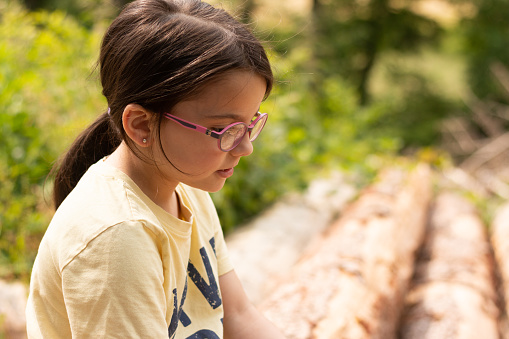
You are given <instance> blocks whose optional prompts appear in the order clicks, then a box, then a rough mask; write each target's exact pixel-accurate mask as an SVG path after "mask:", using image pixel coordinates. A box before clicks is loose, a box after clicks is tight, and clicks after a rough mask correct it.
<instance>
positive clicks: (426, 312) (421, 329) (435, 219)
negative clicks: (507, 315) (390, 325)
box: [399, 193, 499, 339]
mask: <svg viewBox="0 0 509 339" xmlns="http://www.w3.org/2000/svg"><path fill="white" fill-rule="evenodd" d="M498 315H499V312H498V308H497V296H496V290H495V284H494V276H493V257H492V252H491V247H490V245H489V243H488V240H487V234H486V228H485V226H484V225H483V223H482V221H481V219H480V218H479V216H478V215H477V213H476V211H475V208H474V207H473V205H472V204H470V203H469V202H468V201H467V200H465V199H463V198H461V197H460V196H458V195H456V194H452V193H444V194H441V195H440V196H439V197H438V198H437V200H436V203H435V205H434V208H433V209H432V212H431V217H430V224H429V229H428V232H427V236H426V240H425V243H424V246H423V248H422V251H421V253H420V256H419V260H418V261H417V265H416V271H415V276H414V280H413V287H412V289H411V291H410V292H409V293H408V295H407V297H406V307H405V311H404V313H403V316H402V321H401V326H400V335H399V338H400V339H435V338H461V339H470V338H471V339H478V338H483V339H491V338H493V339H498V338H499V334H498Z"/></svg>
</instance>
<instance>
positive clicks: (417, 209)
mask: <svg viewBox="0 0 509 339" xmlns="http://www.w3.org/2000/svg"><path fill="white" fill-rule="evenodd" d="M407 172H408V171H403V170H392V171H389V172H387V173H385V174H384V175H382V176H381V178H380V180H379V182H378V183H377V184H375V185H374V186H372V187H371V188H369V189H368V190H366V191H365V192H363V193H362V194H361V196H360V198H359V199H358V200H357V201H356V202H355V203H354V204H353V205H352V206H350V208H349V209H347V210H346V211H345V213H344V215H343V216H342V217H341V218H340V219H339V220H337V221H336V222H335V223H334V224H333V225H332V226H331V228H330V230H329V231H328V232H327V234H324V236H323V238H322V239H320V240H319V241H317V242H316V243H315V246H314V247H313V248H312V249H310V250H309V251H308V252H307V253H306V254H305V255H304V256H303V257H302V258H301V260H300V261H299V262H298V263H297V264H296V266H295V267H294V269H293V270H292V271H291V273H290V274H289V276H288V277H287V278H286V279H285V280H284V281H281V283H280V284H279V286H278V288H276V289H275V290H274V291H273V293H271V294H270V296H269V297H268V298H267V300H266V302H265V303H264V304H263V305H262V306H261V310H262V311H263V312H264V313H265V315H266V316H267V317H268V318H269V319H271V320H272V321H273V322H274V323H275V324H276V325H277V326H279V327H280V329H281V330H282V331H283V333H284V334H285V335H286V336H287V338H290V339H292V338H293V339H297V338H299V339H310V338H320V339H333V338H334V339H337V338H349V339H355V338H374V339H376V338H380V339H387V338H393V337H394V335H395V332H396V326H397V322H398V318H399V314H400V310H401V308H402V306H403V299H404V295H405V292H406V290H407V286H408V284H409V282H410V279H411V276H412V272H413V263H414V254H415V252H416V251H417V249H418V248H419V247H420V244H421V242H422V239H423V235H424V229H425V223H426V214H427V210H428V203H429V201H430V197H431V179H430V178H431V174H430V170H429V168H428V167H427V166H424V165H423V166H420V167H418V168H417V169H416V170H414V171H413V172H412V173H411V175H407V174H406V173H407Z"/></svg>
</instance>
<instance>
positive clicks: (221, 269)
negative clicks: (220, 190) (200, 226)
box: [207, 193, 233, 276]
mask: <svg viewBox="0 0 509 339" xmlns="http://www.w3.org/2000/svg"><path fill="white" fill-rule="evenodd" d="M207 196H208V198H209V201H210V208H211V209H212V214H213V224H214V239H215V252H216V257H217V266H218V275H220V276H221V275H223V274H225V273H228V272H230V271H231V270H233V264H232V262H231V260H230V256H229V254H228V249H227V247H226V242H225V240H224V234H223V229H222V227H221V222H220V221H219V217H218V215H217V211H216V208H215V206H214V203H213V201H212V199H211V198H210V196H209V195H208V193H207Z"/></svg>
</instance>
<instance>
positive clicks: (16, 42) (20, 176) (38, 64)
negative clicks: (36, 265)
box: [0, 1, 104, 278]
mask: <svg viewBox="0 0 509 339" xmlns="http://www.w3.org/2000/svg"><path fill="white" fill-rule="evenodd" d="M99 39H100V35H99V34H97V33H95V32H93V31H89V30H86V29H84V28H83V27H82V26H80V25H79V24H78V23H77V22H76V21H75V20H73V19H71V18H67V17H66V15H65V14H64V13H63V12H58V11H55V12H27V11H26V10H25V9H24V8H22V7H21V6H20V5H19V4H17V3H16V2H10V1H9V2H7V1H0V276H1V277H12V276H16V277H22V278H27V274H28V273H29V272H30V268H31V265H32V262H33V259H34V255H35V252H36V250H37V247H38V245H39V241H40V239H41V236H42V234H43V233H44V231H45V229H46V227H47V224H48V222H49V220H50V217H51V209H50V206H49V203H48V201H49V200H51V199H50V194H48V193H46V194H45V193H44V188H45V182H46V177H47V174H48V171H49V170H50V168H51V164H52V163H53V162H54V161H55V159H56V158H57V157H58V154H59V153H60V152H62V151H63V150H64V149H65V147H66V145H67V144H68V143H69V142H70V140H71V138H73V137H74V135H75V133H76V132H77V130H78V129H79V128H81V127H82V126H83V125H84V122H85V121H87V122H88V121H90V119H91V117H90V116H88V117H85V116H83V115H82V114H83V113H84V112H87V111H90V112H94V111H97V110H98V109H99V107H101V105H102V107H104V103H103V101H102V99H101V97H100V90H99V88H98V87H97V85H96V84H95V81H90V78H87V76H88V74H89V73H90V71H91V68H90V67H91V65H93V58H94V56H95V53H96V52H95V50H96V49H97V46H98V41H99Z"/></svg>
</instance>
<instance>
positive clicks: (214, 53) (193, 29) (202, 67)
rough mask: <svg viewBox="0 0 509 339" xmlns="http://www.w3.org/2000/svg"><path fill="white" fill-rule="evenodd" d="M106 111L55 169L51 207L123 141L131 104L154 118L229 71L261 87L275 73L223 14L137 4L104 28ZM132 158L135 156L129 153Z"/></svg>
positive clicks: (175, 2)
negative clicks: (247, 74) (258, 80)
mask: <svg viewBox="0 0 509 339" xmlns="http://www.w3.org/2000/svg"><path fill="white" fill-rule="evenodd" d="M99 66H100V75H101V83H102V87H103V94H104V96H105V97H106V99H107V101H108V106H109V110H110V113H109V114H108V112H105V113H104V114H102V115H101V116H99V118H98V119H97V120H96V121H95V122H94V123H92V125H90V126H89V127H88V128H87V129H86V130H85V131H83V132H82V133H81V134H80V135H79V136H78V138H77V139H76V140H75V141H74V143H73V144H72V145H71V147H70V149H69V150H68V151H67V153H66V154H65V155H64V156H63V158H62V160H61V162H60V164H57V165H56V166H55V167H54V172H55V173H56V175H55V183H54V191H53V199H54V203H55V208H58V206H59V205H60V204H61V203H62V201H63V200H64V199H65V197H66V196H67V195H68V194H69V193H70V192H71V190H72V189H73V188H74V187H75V186H76V184H77V183H78V181H79V179H80V178H81V176H82V175H83V174H84V173H85V172H86V170H87V169H88V168H89V167H90V166H91V165H92V164H94V163H95V162H97V161H98V160H100V159H101V158H103V157H104V156H106V155H109V154H111V153H112V152H113V151H114V150H115V148H116V147H118V145H119V144H120V143H121V141H122V140H124V141H125V142H126V143H127V145H128V146H129V147H130V148H131V149H132V150H133V151H134V147H133V145H132V141H131V140H130V139H129V138H128V137H127V136H126V133H125V131H124V129H123V127H122V113H123V110H124V108H125V107H126V106H127V105H128V104H130V103H136V104H139V105H141V106H143V107H145V108H147V109H149V110H151V111H153V112H154V113H156V114H158V120H157V121H158V123H159V125H160V124H161V121H162V114H161V113H163V112H165V111H168V112H170V111H171V109H172V108H173V107H174V106H175V104H177V103H178V102H180V101H182V100H184V99H187V98H189V97H190V96H193V95H196V94H197V93H198V91H199V90H200V89H202V88H203V86H205V85H206V84H208V83H210V82H211V81H214V80H217V79H219V78H220V77H221V76H224V74H225V72H228V71H232V70H247V71H251V72H254V73H255V74H258V75H260V76H262V77H263V78H264V79H265V80H266V82H267V88H266V95H265V96H266V97H267V96H268V94H269V93H270V91H271V89H272V83H273V76H272V71H271V68H270V64H269V60H268V58H267V55H266V53H265V50H264V48H263V47H262V45H261V43H260V42H259V41H258V40H257V39H256V38H255V37H254V36H253V34H252V33H251V32H250V31H249V29H247V27H246V26H245V25H244V24H242V23H240V22H238V21H237V20H235V19H234V18H233V17H232V16H230V15H229V14H228V13H227V12H225V11H224V10H223V9H219V8H215V7H213V6H211V5H209V4H207V3H204V2H201V1H199V0H137V1H134V2H132V3H130V4H128V5H127V6H126V7H125V8H124V10H123V11H122V12H121V13H120V15H119V16H118V17H117V18H116V19H115V20H114V21H113V23H112V24H111V25H110V27H109V28H108V30H107V31H106V33H105V35H104V38H103V41H102V45H101V52H100V57H99ZM135 153H136V152H135Z"/></svg>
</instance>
